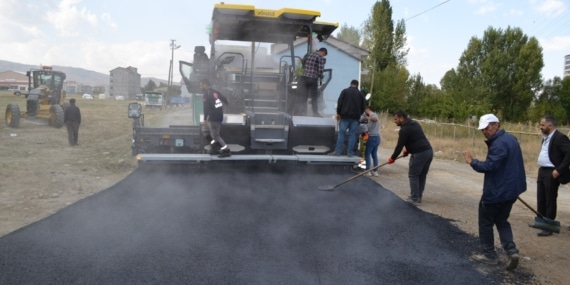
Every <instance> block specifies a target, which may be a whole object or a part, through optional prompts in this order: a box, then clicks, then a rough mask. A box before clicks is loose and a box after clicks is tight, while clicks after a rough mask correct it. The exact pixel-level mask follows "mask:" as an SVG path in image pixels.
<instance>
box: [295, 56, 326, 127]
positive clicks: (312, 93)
mask: <svg viewBox="0 0 570 285" xmlns="http://www.w3.org/2000/svg"><path fill="white" fill-rule="evenodd" d="M327 54H328V51H327V49H326V48H320V49H319V50H318V51H316V52H314V53H311V54H309V55H307V56H306V57H305V58H304V59H303V76H301V78H299V84H298V93H297V100H296V101H297V102H296V103H295V105H296V112H295V115H300V116H306V115H307V100H308V99H309V98H311V107H312V110H313V116H315V117H322V116H321V114H320V113H319V107H318V101H319V100H318V99H319V98H318V97H319V96H318V95H319V92H318V88H319V80H322V79H323V72H324V70H325V57H326V56H327Z"/></svg>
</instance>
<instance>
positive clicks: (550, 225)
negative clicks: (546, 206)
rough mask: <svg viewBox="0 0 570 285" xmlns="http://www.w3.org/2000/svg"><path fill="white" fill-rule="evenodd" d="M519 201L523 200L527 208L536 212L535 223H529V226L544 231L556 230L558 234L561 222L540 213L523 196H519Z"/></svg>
mask: <svg viewBox="0 0 570 285" xmlns="http://www.w3.org/2000/svg"><path fill="white" fill-rule="evenodd" d="M518 199H519V201H521V202H522V203H523V204H524V205H525V206H526V207H527V208H529V209H530V210H531V211H532V212H533V213H535V214H536V217H534V224H529V225H528V226H529V227H531V228H535V229H540V230H543V231H549V232H555V233H557V234H559V233H560V222H559V221H555V220H551V219H549V218H547V217H545V216H543V215H541V214H539V213H538V212H537V211H536V210H535V209H533V208H532V207H531V206H530V205H529V204H527V203H526V202H525V201H524V200H523V199H521V197H518Z"/></svg>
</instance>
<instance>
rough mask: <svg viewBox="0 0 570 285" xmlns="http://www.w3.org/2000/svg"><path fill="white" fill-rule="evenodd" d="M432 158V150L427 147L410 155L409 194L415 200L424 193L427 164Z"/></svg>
mask: <svg viewBox="0 0 570 285" xmlns="http://www.w3.org/2000/svg"><path fill="white" fill-rule="evenodd" d="M432 160H433V150H432V149H428V150H424V151H422V152H418V153H414V154H412V157H410V163H409V170H408V178H409V179H410V192H411V193H410V194H411V196H412V200H414V201H417V200H419V199H421V198H422V197H423V195H424V189H425V188H426V178H427V174H428V171H429V166H430V165H431V161H432Z"/></svg>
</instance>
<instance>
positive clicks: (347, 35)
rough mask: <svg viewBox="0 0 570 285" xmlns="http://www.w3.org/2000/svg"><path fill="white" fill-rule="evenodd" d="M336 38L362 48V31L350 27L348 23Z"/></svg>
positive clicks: (341, 28)
mask: <svg viewBox="0 0 570 285" xmlns="http://www.w3.org/2000/svg"><path fill="white" fill-rule="evenodd" d="M336 37H337V38H338V39H339V40H342V41H345V42H347V43H349V44H351V45H354V46H357V47H360V31H359V30H358V29H357V28H355V27H353V26H348V25H347V24H346V23H345V24H344V25H343V26H342V27H340V32H338V34H337V36H336Z"/></svg>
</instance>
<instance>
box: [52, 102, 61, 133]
mask: <svg viewBox="0 0 570 285" xmlns="http://www.w3.org/2000/svg"><path fill="white" fill-rule="evenodd" d="M49 113H50V116H49V124H50V125H51V126H53V127H55V128H58V129H59V128H61V127H62V126H63V119H64V112H63V107H61V106H60V105H51V107H50V109H49Z"/></svg>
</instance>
